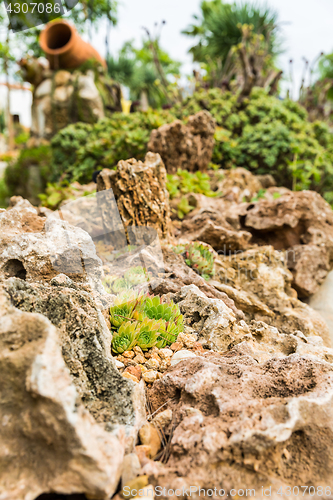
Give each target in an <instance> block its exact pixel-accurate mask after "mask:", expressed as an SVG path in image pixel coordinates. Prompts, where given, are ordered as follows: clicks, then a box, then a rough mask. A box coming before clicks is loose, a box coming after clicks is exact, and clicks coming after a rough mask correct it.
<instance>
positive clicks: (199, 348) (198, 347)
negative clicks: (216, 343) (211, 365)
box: [193, 342, 206, 354]
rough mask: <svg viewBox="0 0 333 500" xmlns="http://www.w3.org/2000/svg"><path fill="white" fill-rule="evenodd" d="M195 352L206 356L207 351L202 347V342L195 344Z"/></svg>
mask: <svg viewBox="0 0 333 500" xmlns="http://www.w3.org/2000/svg"><path fill="white" fill-rule="evenodd" d="M193 351H195V352H196V354H205V352H206V351H205V349H204V348H203V347H202V344H201V342H194V345H193Z"/></svg>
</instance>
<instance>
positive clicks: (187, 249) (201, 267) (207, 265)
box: [174, 241, 214, 280]
mask: <svg viewBox="0 0 333 500" xmlns="http://www.w3.org/2000/svg"><path fill="white" fill-rule="evenodd" d="M174 252H176V253H178V254H182V255H183V257H184V259H185V262H186V264H187V265H188V266H189V267H191V268H192V269H193V270H194V271H196V272H197V273H198V274H200V275H201V276H202V277H203V278H205V279H206V280H208V279H210V278H211V277H212V276H214V254H213V252H212V250H211V248H210V247H209V245H206V244H205V243H201V242H199V241H194V242H192V243H188V244H186V245H177V246H176V247H174Z"/></svg>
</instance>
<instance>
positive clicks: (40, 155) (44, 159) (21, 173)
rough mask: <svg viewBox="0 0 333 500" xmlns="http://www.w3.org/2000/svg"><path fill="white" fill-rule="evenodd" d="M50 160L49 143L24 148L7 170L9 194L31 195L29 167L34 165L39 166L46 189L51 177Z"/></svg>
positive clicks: (6, 180) (43, 187) (6, 179)
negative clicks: (29, 190) (29, 191)
mask: <svg viewBox="0 0 333 500" xmlns="http://www.w3.org/2000/svg"><path fill="white" fill-rule="evenodd" d="M50 162H51V151H50V147H49V146H48V145H43V146H39V147H38V148H31V149H22V150H21V151H20V155H19V157H18V158H17V159H16V160H13V161H11V162H10V163H9V164H8V166H7V168H6V170H5V183H6V185H7V189H8V193H9V196H13V195H21V196H23V197H28V196H29V193H28V183H29V168H30V167H32V166H37V167H39V174H40V180H41V183H42V185H41V189H42V190H44V189H45V188H46V185H47V182H48V180H49V177H50Z"/></svg>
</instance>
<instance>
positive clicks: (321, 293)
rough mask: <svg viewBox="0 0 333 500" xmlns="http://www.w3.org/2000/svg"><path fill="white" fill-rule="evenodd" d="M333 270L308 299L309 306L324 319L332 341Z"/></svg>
mask: <svg viewBox="0 0 333 500" xmlns="http://www.w3.org/2000/svg"><path fill="white" fill-rule="evenodd" d="M332 294H333V272H332V271H331V272H330V273H329V274H328V276H327V278H326V280H325V281H324V283H323V284H322V286H321V287H320V289H319V290H318V292H317V293H315V294H314V295H313V296H312V297H311V298H310V300H309V306H310V307H311V308H312V309H314V310H315V311H317V312H318V313H319V314H320V315H321V316H322V317H323V318H324V320H325V322H326V324H327V326H328V329H329V332H330V337H331V341H332V343H333V297H332Z"/></svg>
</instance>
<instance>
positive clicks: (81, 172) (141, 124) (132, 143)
mask: <svg viewBox="0 0 333 500" xmlns="http://www.w3.org/2000/svg"><path fill="white" fill-rule="evenodd" d="M174 119H175V117H174V116H173V115H172V114H171V113H170V112H169V111H156V110H155V111H153V110H149V111H148V112H146V113H142V112H136V113H131V114H129V115H126V114H123V113H114V114H113V115H112V117H111V118H105V119H103V120H101V121H99V122H98V123H96V124H94V125H90V124H84V123H76V124H74V125H69V126H68V127H66V128H64V129H62V130H61V131H60V132H59V133H58V134H57V135H56V136H55V137H54V138H53V140H52V152H53V162H52V170H53V179H52V180H53V181H57V180H58V179H59V178H60V177H61V175H63V174H66V179H68V180H69V181H72V180H77V181H79V182H81V183H85V182H90V181H91V179H92V174H93V172H94V171H96V170H99V169H102V168H111V169H112V168H114V167H115V166H116V165H117V163H118V161H119V160H127V159H129V158H136V159H137V160H143V159H144V157H145V154H146V150H147V144H148V141H149V137H150V133H151V131H152V130H153V129H155V128H158V127H160V126H161V125H163V124H164V123H169V122H172V121H173V120H174Z"/></svg>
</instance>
